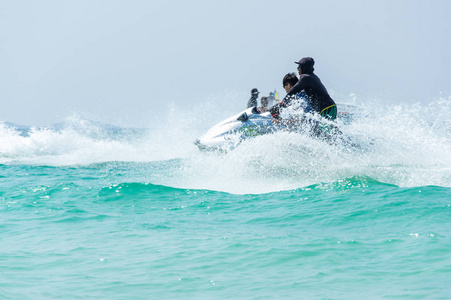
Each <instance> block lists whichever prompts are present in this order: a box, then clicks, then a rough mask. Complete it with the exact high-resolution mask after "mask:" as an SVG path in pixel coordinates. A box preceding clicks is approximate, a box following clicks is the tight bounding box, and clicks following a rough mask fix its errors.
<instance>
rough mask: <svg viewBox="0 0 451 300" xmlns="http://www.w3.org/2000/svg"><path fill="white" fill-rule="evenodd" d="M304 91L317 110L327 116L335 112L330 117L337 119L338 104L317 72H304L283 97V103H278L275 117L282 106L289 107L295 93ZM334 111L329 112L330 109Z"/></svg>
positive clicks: (275, 108) (274, 113) (273, 111)
mask: <svg viewBox="0 0 451 300" xmlns="http://www.w3.org/2000/svg"><path fill="white" fill-rule="evenodd" d="M301 91H304V92H305V94H306V95H307V97H308V99H309V102H310V103H309V104H310V105H311V107H312V108H313V110H314V111H315V112H317V113H318V114H320V115H322V116H325V115H330V114H331V113H332V114H333V113H335V115H333V116H330V119H332V120H333V119H335V116H336V105H335V102H334V100H332V98H331V97H330V96H329V93H328V92H327V90H326V88H325V87H324V85H323V84H322V82H321V80H320V79H319V78H318V76H316V75H315V74H313V73H311V74H302V76H301V78H299V81H298V82H297V83H296V84H295V85H294V86H293V87H292V88H291V89H290V91H289V92H288V94H287V95H286V96H285V98H283V101H282V102H281V103H278V104H276V105H275V106H274V107H273V109H271V113H272V114H273V116H274V117H277V116H278V115H279V111H280V108H282V107H287V106H289V105H290V102H291V101H292V99H293V95H296V94H298V93H300V92H301ZM331 109H332V110H333V112H329V110H331Z"/></svg>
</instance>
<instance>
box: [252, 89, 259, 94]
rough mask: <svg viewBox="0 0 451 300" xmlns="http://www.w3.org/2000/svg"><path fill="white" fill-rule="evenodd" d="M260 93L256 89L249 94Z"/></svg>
mask: <svg viewBox="0 0 451 300" xmlns="http://www.w3.org/2000/svg"><path fill="white" fill-rule="evenodd" d="M259 93H260V92H259V91H258V90H257V89H252V91H251V94H259Z"/></svg>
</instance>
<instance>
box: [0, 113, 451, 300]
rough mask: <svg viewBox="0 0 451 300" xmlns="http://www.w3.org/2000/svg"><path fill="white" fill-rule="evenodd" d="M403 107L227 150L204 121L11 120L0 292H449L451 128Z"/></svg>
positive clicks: (144, 295) (110, 295)
mask: <svg viewBox="0 0 451 300" xmlns="http://www.w3.org/2000/svg"><path fill="white" fill-rule="evenodd" d="M421 108H422V111H428V110H427V109H428V107H421ZM442 108H443V106H442ZM404 111H405V110H399V109H398V110H397V108H393V110H391V111H390V112H389V113H386V114H383V115H381V116H379V117H378V118H373V119H365V120H364V121H362V122H360V123H358V121H357V123H356V124H355V125H352V126H350V127H348V129H346V130H347V133H349V134H354V138H355V139H356V141H357V142H358V143H359V145H360V147H358V148H355V149H346V148H343V147H342V146H337V145H330V144H328V143H324V142H321V141H318V140H314V139H311V138H308V137H303V136H299V135H295V134H287V133H281V134H279V135H277V134H276V135H272V136H266V137H260V138H257V139H255V140H253V141H249V143H247V144H243V145H242V146H240V147H239V148H238V149H237V150H236V151H233V152H230V153H227V154H215V153H201V152H199V151H197V149H196V148H195V146H194V145H192V141H193V140H194V138H193V137H195V136H196V135H198V134H199V133H201V132H202V131H204V130H205V126H204V127H202V126H200V125H198V124H197V123H195V121H194V120H195V119H194V118H193V119H189V118H188V119H187V121H189V124H190V125H192V129H190V130H188V129H186V128H188V127H187V126H185V125H186V123H184V124H181V125H180V128H179V127H177V126H172V127H171V126H169V127H168V126H167V127H166V128H167V129H168V130H167V131H166V130H165V127H164V126H163V125H162V127H161V128H155V129H152V130H128V129H123V128H119V129H118V128H113V129H112V128H106V127H105V126H103V125H101V124H94V123H91V122H88V121H86V120H81V119H77V120H70V121H68V122H67V124H65V125H62V127H61V126H60V127H47V128H25V129H24V128H19V127H14V126H12V125H6V124H3V125H1V126H0V163H1V164H0V220H1V223H0V245H1V247H0V298H1V299H61V298H63V299H74V298H80V299H174V298H181V299H237V298H238V299H292V298H295V299H323V298H325V299H360V298H363V297H365V298H369V299H381V298H388V299H392V298H401V299H405V298H407V299H449V297H450V295H451V255H450V253H451V151H450V150H451V142H450V134H451V133H450V130H449V129H450V128H451V127H450V126H449V125H450V123H449V121H447V119H446V118H441V117H440V116H441V115H438V114H436V113H435V112H434V114H432V113H430V114H425V115H424V117H423V118H420V119H418V118H417V117H418V116H416V115H415V112H416V110H413V111H410V114H408V115H404ZM445 113H446V111H445V112H444V114H443V116H445V115H446V114H445ZM432 116H433V118H432ZM413 119H415V122H413V121H412V120H413ZM397 120H399V122H398V121H397ZM213 123H214V122H213ZM402 124H404V125H402ZM403 126H405V127H403ZM206 127H208V126H206ZM370 129H371V134H365V135H362V134H361V133H362V132H369V130H370ZM406 129H408V130H406ZM169 133H171V134H169Z"/></svg>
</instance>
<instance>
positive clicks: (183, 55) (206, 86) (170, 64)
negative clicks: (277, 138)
mask: <svg viewBox="0 0 451 300" xmlns="http://www.w3.org/2000/svg"><path fill="white" fill-rule="evenodd" d="M450 14H451V1H445V0H443V1H424V0H422V1H417V0H412V1H388V0H387V1H361V0H344V1H320V0H317V1H302V0H295V1H265V0H256V1H251V0H240V1H219V0H194V1H182V0H174V1H155V0H153V1H143V0H139V1H132V0H129V1H125V0H102V1H100V0H72V1H61V0H54V1H50V0H40V1H32V0H24V1H20V0H18V1H12V0H10V1H9V0H0V45H1V47H0V99H1V106H0V121H9V122H14V123H17V124H24V125H40V126H42V125H46V124H52V123H56V122H59V121H61V120H62V119H64V118H65V117H67V116H69V115H71V114H73V113H76V114H79V115H81V116H86V117H89V118H91V119H98V120H100V121H107V122H115V121H117V122H119V123H120V124H121V125H124V124H127V125H130V126H142V125H143V124H145V123H144V122H143V120H145V119H146V118H149V117H150V116H152V115H154V114H159V113H163V112H164V110H166V109H167V107H168V105H169V104H175V105H178V106H180V107H187V108H188V107H189V105H190V104H191V103H198V102H199V101H205V99H207V98H208V97H210V96H212V98H213V99H219V100H217V101H220V97H219V95H221V94H224V93H229V92H231V91H232V92H236V93H237V94H238V95H244V96H243V99H242V102H243V108H244V107H245V104H246V102H247V100H248V94H250V90H251V89H252V88H254V87H257V88H259V89H260V90H261V91H262V92H263V93H264V94H266V93H268V92H269V91H271V90H273V89H274V88H277V89H278V90H279V91H280V92H281V91H282V83H281V81H282V78H283V76H284V75H285V74H286V73H288V72H294V71H296V65H295V64H294V63H293V62H294V61H297V60H299V59H300V58H302V57H304V56H311V57H313V58H314V59H315V61H316V64H315V73H316V74H317V75H318V76H319V77H320V78H321V80H322V81H323V83H324V84H325V85H326V87H327V89H328V90H329V92H331V93H333V95H334V98H335V100H343V101H345V100H346V97H348V96H349V95H350V94H351V93H354V94H355V95H357V101H358V100H359V99H361V100H362V101H364V100H368V99H383V100H385V101H393V102H407V103H415V102H423V103H427V102H431V101H433V100H434V99H436V98H437V97H439V96H440V95H442V96H445V97H447V96H449V95H450V94H451V89H450V83H451V75H450V70H451V59H450V53H451V51H450V50H451V42H450V37H451V21H449V20H448V18H449V15H450ZM337 98H338V99H337Z"/></svg>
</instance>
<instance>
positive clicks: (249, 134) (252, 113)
mask: <svg viewBox="0 0 451 300" xmlns="http://www.w3.org/2000/svg"><path fill="white" fill-rule="evenodd" d="M337 106H338V107H339V108H340V107H342V109H341V110H340V111H339V112H338V114H337V118H338V119H341V121H342V123H343V124H345V125H346V124H350V123H351V122H352V120H353V119H354V118H355V117H356V115H357V113H356V112H357V107H356V106H354V105H349V104H341V105H337ZM273 119H274V118H273V117H272V115H271V114H270V113H269V112H260V111H259V110H258V109H257V107H252V108H248V109H246V110H244V111H242V112H240V113H239V114H236V115H234V116H232V117H230V118H228V119H226V120H224V121H222V122H220V123H218V124H217V125H215V126H213V127H212V128H210V129H209V130H208V131H207V132H206V133H205V134H204V135H202V136H201V137H200V138H198V139H197V140H196V141H195V142H194V144H195V145H196V146H197V147H198V148H199V150H202V151H219V152H227V151H228V150H233V149H234V148H236V147H237V146H238V145H240V144H241V143H242V142H243V141H245V140H248V139H251V138H255V137H256V136H260V135H264V134H270V133H274V132H276V131H278V130H290V128H289V127H288V126H286V125H282V124H277V123H274V122H273Z"/></svg>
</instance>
